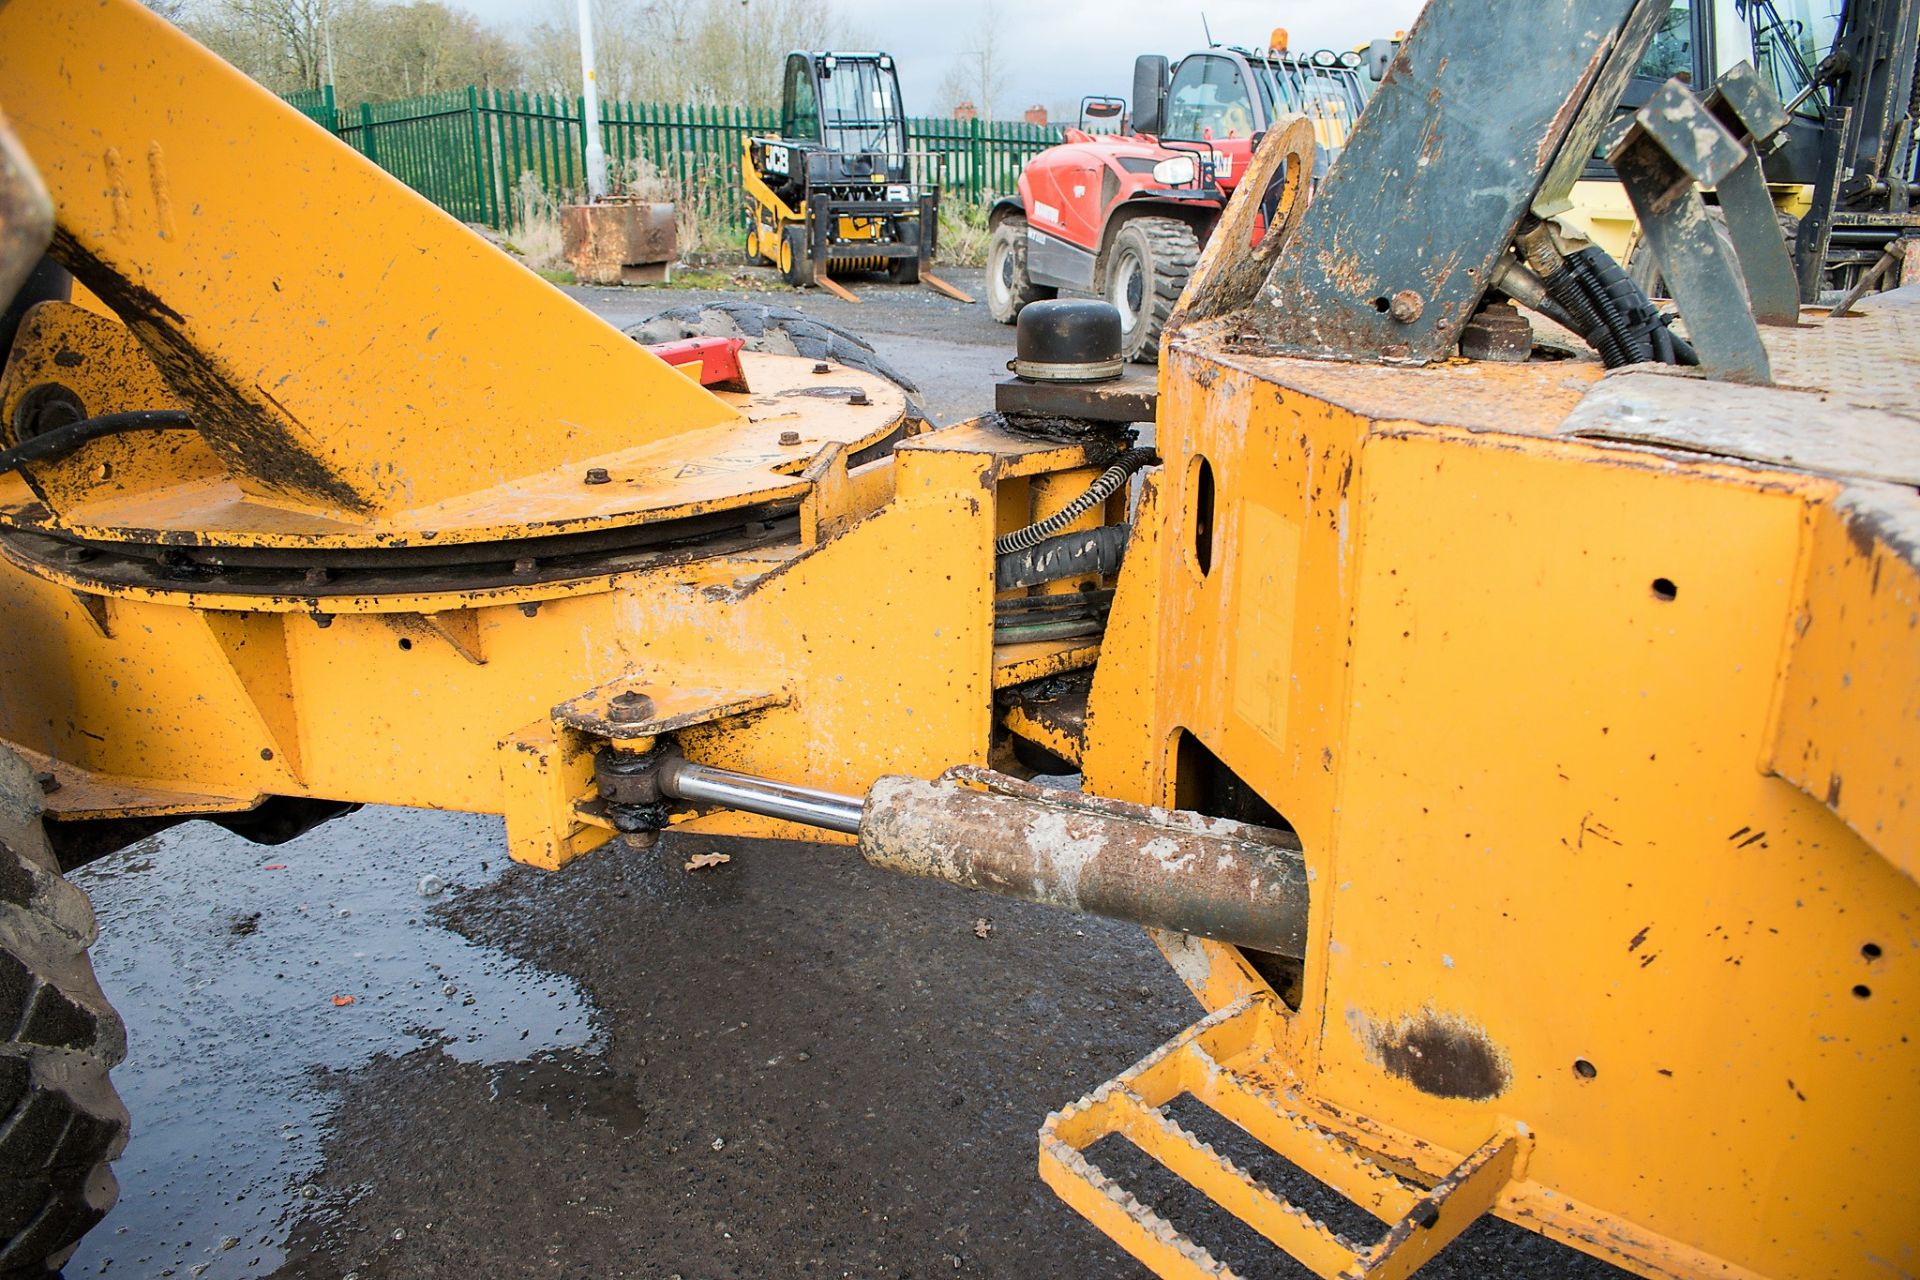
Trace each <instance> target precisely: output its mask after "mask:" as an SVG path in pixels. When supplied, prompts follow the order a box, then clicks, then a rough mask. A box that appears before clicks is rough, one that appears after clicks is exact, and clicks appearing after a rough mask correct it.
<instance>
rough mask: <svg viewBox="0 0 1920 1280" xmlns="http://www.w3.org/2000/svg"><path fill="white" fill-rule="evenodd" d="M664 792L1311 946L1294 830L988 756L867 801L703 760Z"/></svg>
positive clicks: (872, 849)
mask: <svg viewBox="0 0 1920 1280" xmlns="http://www.w3.org/2000/svg"><path fill="white" fill-rule="evenodd" d="M658 769H659V773H658V781H659V787H660V793H661V794H662V795H664V796H667V797H669V798H671V799H675V800H682V801H686V802H689V803H694V804H711V805H721V806H725V807H727V808H731V809H738V810H741V811H742V812H745V813H753V814H759V815H761V816H764V817H770V818H781V819H785V820H788V821H792V822H802V823H806V824H809V825H811V826H816V827H824V828H826V829H827V830H829V831H840V832H845V833H847V834H850V835H854V834H857V835H858V836H859V837H860V852H861V854H862V856H864V857H865V858H866V860H867V861H868V862H870V863H872V864H873V865H874V866H876V867H880V868H883V869H885V870H888V871H899V872H903V873H905V874H907V875H917V876H927V877H930V878H932V879H935V880H945V881H947V882H948V883H950V884H957V885H962V886H964V887H966V888H969V889H978V890H982V891H985V892H987V893H997V894H1003V895H1006V896H1008V897H1014V898H1025V899H1027V900H1028V901H1030V902H1041V903H1045V904H1047V905H1049V906H1056V907H1066V908H1068V909H1070V910H1074V911H1085V912H1089V913H1091V914H1094V915H1102V916H1111V917H1113V918H1115V919H1118V920H1130V921H1133V922H1134V923H1136V924H1142V925H1150V926H1153V927H1155V928H1161V929H1169V930H1172V931H1174V932H1176V933H1187V934H1194V935H1197V936H1200V937H1204V938H1213V939H1215V940H1217V941H1220V942H1229V943H1233V944H1235V945H1238V946H1243V947H1250V948H1253V949H1254V950H1257V951H1268V952H1275V953H1278V954H1281V955H1287V956H1295V957H1298V956H1300V955H1301V954H1302V953H1303V952H1304V950H1305V946H1306V922H1307V877H1306V871H1305V869H1304V866H1303V864H1302V859H1301V855H1300V847H1299V843H1298V842H1297V841H1296V840H1295V839H1294V838H1293V836H1292V835H1291V834H1290V833H1286V832H1279V831H1272V830H1267V829H1265V828H1261V827H1254V826H1249V825H1247V824H1245V823H1241V822H1234V821H1230V820H1228V819H1225V818H1210V817H1207V816H1206V815H1204V814H1199V813H1191V812H1187V811H1185V810H1178V809H1162V808H1157V807H1148V806H1145V805H1136V804H1128V803H1125V802H1123V801H1118V800H1108V799H1103V798H1101V797H1098V796H1088V795H1083V794H1080V793H1078V792H1069V791H1060V790H1056V789H1051V788H1045V787H1037V786H1034V785H1033V784H1031V783H1027V782H1022V781H1019V780H1018V779H1015V778H1011V777H1008V776H1006V775H1005V774H1000V773H995V772H993V771H991V770H988V769H980V768H973V767H961V768H957V769H950V770H948V771H947V772H946V773H945V774H943V775H941V777H939V778H937V779H935V780H933V781H931V782H928V781H925V780H922V779H919V778H903V777H884V778H881V779H880V780H879V781H877V782H875V783H874V784H873V788H872V790H871V791H869V792H868V793H867V797H866V799H865V801H864V802H863V801H862V800H860V799H859V798H858V797H855V796H846V795H837V794H835V793H833V792H830V791H820V790H816V789H814V788H811V787H801V786H794V785H792V784H789V783H784V782H774V781H772V780H770V779H767V778H759V777H754V776H753V775H751V774H745V773H735V772H733V771H731V770H727V769H715V768H711V767H709V766H707V765H700V764H694V763H692V762H691V761H688V760H686V759H684V758H683V757H680V756H677V755H669V756H667V757H665V758H664V759H663V760H662V761H661V762H660V764H659V766H658Z"/></svg>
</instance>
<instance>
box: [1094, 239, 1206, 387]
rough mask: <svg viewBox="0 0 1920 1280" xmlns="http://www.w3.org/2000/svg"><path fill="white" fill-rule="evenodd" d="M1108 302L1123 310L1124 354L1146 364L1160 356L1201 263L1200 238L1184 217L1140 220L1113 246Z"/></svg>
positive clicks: (1109, 254)
mask: <svg viewBox="0 0 1920 1280" xmlns="http://www.w3.org/2000/svg"><path fill="white" fill-rule="evenodd" d="M1106 256H1107V271H1106V285H1105V288H1104V289H1103V290H1102V293H1103V294H1104V295H1105V297H1106V299H1107V301H1108V302H1111V303H1112V304H1113V305H1114V306H1115V307H1118V308H1119V310H1120V355H1121V356H1122V358H1124V359H1127V360H1134V361H1138V362H1139V363H1141V364H1156V363H1158V362H1159V359H1160V332H1161V330H1163V329H1165V328H1166V327H1167V317H1168V316H1170V315H1172V314H1173V306H1174V304H1175V303H1176V302H1178V301H1180V291H1181V290H1182V289H1185V288H1186V287H1187V277H1189V276H1191V275H1192V274H1193V269H1194V267H1195V266H1196V265H1198V264H1199V261H1200V238H1199V237H1198V236H1196V235H1194V233H1193V228H1192V227H1190V226H1188V225H1187V224H1186V223H1184V222H1182V221H1180V220H1179V219H1178V218H1134V219H1131V220H1130V221H1127V222H1124V223H1122V224H1120V229H1119V230H1118V231H1116V232H1114V234H1113V242H1112V243H1111V244H1109V245H1108V246H1107V255H1106Z"/></svg>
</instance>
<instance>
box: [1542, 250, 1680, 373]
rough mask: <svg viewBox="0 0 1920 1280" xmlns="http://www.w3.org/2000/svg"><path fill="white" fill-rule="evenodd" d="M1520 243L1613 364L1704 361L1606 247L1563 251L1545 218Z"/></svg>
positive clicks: (1551, 291) (1551, 289) (1584, 333)
mask: <svg viewBox="0 0 1920 1280" xmlns="http://www.w3.org/2000/svg"><path fill="white" fill-rule="evenodd" d="M1515 244H1516V247H1518V249H1519V250H1520V254H1521V257H1522V259H1523V260H1524V261H1525V263H1526V266H1527V269H1528V270H1529V271H1531V272H1533V273H1534V275H1536V276H1538V277H1539V278H1540V283H1541V285H1542V286H1543V287H1544V288H1545V289H1546V291H1547V296H1548V297H1549V298H1551V299H1552V300H1553V301H1554V302H1555V303H1557V304H1559V306H1560V308H1561V309H1562V310H1564V311H1565V312H1566V313H1567V314H1568V315H1569V316H1571V317H1572V318H1573V319H1574V320H1575V321H1577V322H1578V323H1577V325H1576V326H1575V327H1576V328H1577V329H1578V331H1579V333H1580V336H1581V337H1583V338H1585V339H1586V340H1587V341H1588V342H1591V343H1592V344H1593V347H1594V350H1596V351H1598V352H1599V353H1600V359H1601V361H1602V362H1603V363H1604V364H1605V365H1606V366H1607V368H1609V369H1617V368H1619V367H1620V366H1621V365H1628V364H1644V363H1647V362H1649V361H1660V362H1662V363H1665V364H1698V363H1699V362H1700V361H1699V357H1698V356H1697V355H1695V354H1694V350H1693V348H1692V347H1691V346H1689V345H1688V344H1687V342H1686V341H1685V340H1684V339H1682V338H1680V337H1679V336H1677V335H1676V334H1674V333H1673V331H1672V330H1670V329H1669V328H1668V327H1667V317H1666V316H1664V315H1662V314H1661V313H1660V310H1659V308H1657V307H1655V306H1654V305H1653V302H1652V300H1651V299H1649V298H1648V297H1647V295H1646V294H1645V292H1643V291H1642V290H1641V288H1640V286H1639V285H1637V284H1635V283H1634V282H1633V279H1632V278H1631V277H1630V276H1628V275H1627V273H1626V272H1624V271H1622V270H1621V269H1620V264H1619V263H1617V262H1615V261H1614V260H1613V259H1612V257H1610V256H1609V255H1608V254H1607V252H1606V251H1605V250H1604V249H1600V248H1598V247H1589V248H1586V249H1581V250H1578V251H1576V252H1574V253H1569V254H1565V255H1562V254H1561V252H1560V251H1559V249H1557V248H1556V247H1555V246H1554V244H1553V240H1552V238H1551V236H1549V235H1548V233H1547V228H1546V224H1545V223H1541V222H1535V223H1533V224H1532V225H1531V226H1529V227H1527V228H1525V229H1523V230H1522V231H1521V233H1520V234H1519V236H1518V237H1516V239H1515Z"/></svg>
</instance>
